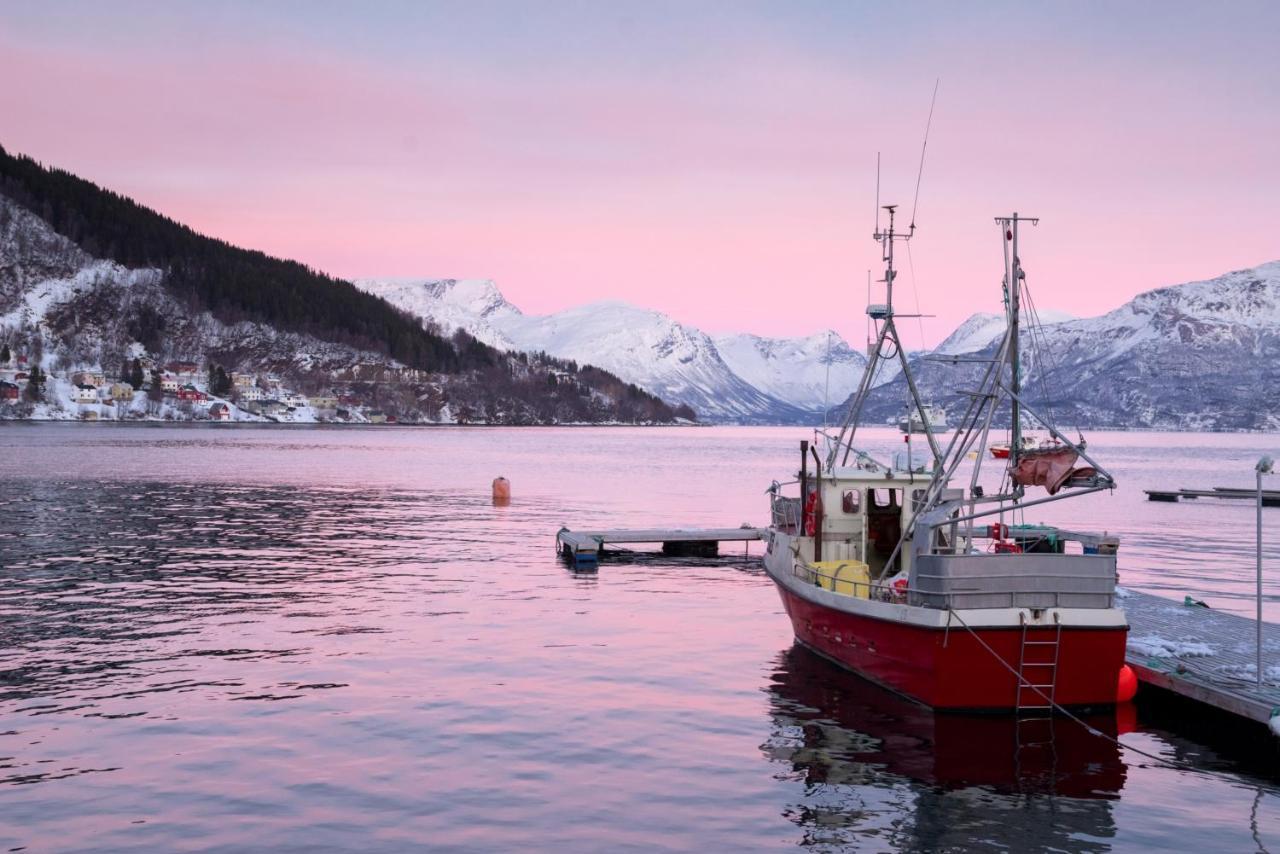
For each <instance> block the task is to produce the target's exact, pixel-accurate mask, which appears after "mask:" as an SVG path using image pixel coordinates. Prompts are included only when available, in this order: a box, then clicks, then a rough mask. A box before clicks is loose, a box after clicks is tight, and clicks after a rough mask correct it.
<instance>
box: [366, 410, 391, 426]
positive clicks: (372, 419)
mask: <svg viewBox="0 0 1280 854" xmlns="http://www.w3.org/2000/svg"><path fill="white" fill-rule="evenodd" d="M365 417H366V418H368V419H369V423H370V424H386V423H387V413H385V412H383V411H382V410H381V409H370V410H369V411H368V412H367V413H366V414H365Z"/></svg>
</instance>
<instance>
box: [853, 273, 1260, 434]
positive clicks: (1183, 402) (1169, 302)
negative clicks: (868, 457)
mask: <svg viewBox="0 0 1280 854" xmlns="http://www.w3.org/2000/svg"><path fill="white" fill-rule="evenodd" d="M1042 319H1044V320H1047V319H1048V318H1047V317H1046V318H1042ZM966 324H972V325H971V326H970V328H969V329H968V330H965V329H964V327H963V326H962V327H961V329H960V330H957V333H956V334H954V335H953V336H952V339H955V341H952V343H951V344H950V345H948V344H947V343H945V342H944V344H943V345H942V346H941V347H939V348H938V351H943V350H944V348H947V353H948V355H952V354H954V355H959V354H961V353H963V352H966V351H965V350H964V349H962V348H963V347H966V346H973V344H974V343H975V342H978V341H981V340H982V339H984V338H987V333H988V332H989V331H992V330H993V329H994V332H995V336H993V337H992V338H990V339H988V340H987V341H986V343H985V344H981V345H978V346H977V347H976V348H975V349H973V350H969V351H968V352H977V353H990V352H992V351H993V350H994V348H995V346H996V337H998V336H999V335H1000V333H1001V332H1002V331H1003V325H1004V324H1003V323H1002V322H1000V321H999V318H996V319H995V323H992V322H991V321H990V320H989V319H988V320H983V319H982V317H981V316H977V317H976V318H970V320H969V321H967V322H966ZM1043 331H1044V334H1043V336H1037V337H1036V338H1035V339H1032V337H1031V336H1030V335H1027V334H1024V336H1023V349H1024V351H1025V352H1026V353H1027V357H1028V358H1027V362H1026V369H1027V374H1026V377H1025V379H1024V386H1025V388H1026V389H1027V392H1028V395H1029V396H1030V397H1031V401H1030V402H1032V404H1033V405H1035V404H1039V406H1040V408H1051V409H1052V410H1053V413H1054V415H1055V417H1056V419H1057V420H1059V421H1060V422H1062V423H1065V424H1070V425H1074V424H1077V423H1078V424H1081V425H1095V426H1117V427H1149V428H1161V429H1173V430H1187V429H1210V430H1212V429H1225V430H1242V429H1255V430H1276V429H1280V394H1278V393H1277V391H1276V390H1277V389H1280V261H1273V262H1270V263H1267V264H1262V265H1260V266H1258V267H1254V268H1251V269H1247V270H1238V271H1236V272H1233V273H1227V274H1226V275H1223V276H1219V277H1218V278H1216V279H1210V280H1207V281H1201V282H1190V283H1187V284H1182V285H1173V286H1170V287H1165V288H1160V289H1158V290H1154V291H1148V292H1146V293H1143V294H1139V295H1138V296H1136V297H1134V298H1133V299H1132V300H1131V301H1129V302H1128V303H1126V304H1125V305H1123V306H1121V307H1120V308H1117V309H1116V310H1115V311H1112V312H1109V313H1108V314H1104V315H1102V316H1101V317H1093V318H1082V319H1076V320H1066V321H1062V322H1057V323H1046V325H1045V326H1044V329H1043ZM962 332H963V333H964V334H961V333H962ZM966 339H967V341H968V342H969V343H967V344H964V343H960V342H962V341H965V340H966ZM948 340H949V341H951V339H948ZM935 352H937V351H935ZM979 370H981V367H980V366H977V365H974V364H972V363H970V364H964V363H961V364H957V365H951V364H949V363H937V362H933V363H928V362H925V363H922V364H921V368H920V374H921V376H920V385H921V388H922V391H923V393H924V394H925V395H926V396H928V397H930V398H932V399H933V400H935V401H936V402H938V403H942V404H944V405H947V406H949V407H950V408H954V409H956V410H957V411H958V410H959V409H960V407H961V406H962V405H963V398H962V397H961V396H960V395H959V394H958V393H957V392H956V391H955V390H956V389H966V388H973V387H974V384H975V383H976V377H975V376H974V374H975V373H976V372H977V371H979ZM903 394H904V390H903V388H902V382H901V381H900V380H899V381H896V382H894V383H890V384H887V385H884V386H881V387H880V388H879V389H877V392H876V394H875V396H874V407H873V409H872V411H871V413H869V414H870V415H871V416H872V417H873V418H874V417H878V415H879V414H880V410H883V412H884V414H885V415H886V416H887V415H888V414H892V413H893V412H895V411H897V410H900V409H901V401H902V399H903Z"/></svg>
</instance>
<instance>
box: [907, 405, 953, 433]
mask: <svg viewBox="0 0 1280 854" xmlns="http://www.w3.org/2000/svg"><path fill="white" fill-rule="evenodd" d="M898 429H899V430H901V431H902V432H903V433H945V432H947V430H948V429H950V428H948V427H947V411H946V410H945V409H943V408H942V407H941V406H938V405H936V404H932V403H930V404H926V405H925V406H924V408H923V409H922V410H921V411H920V412H908V413H907V414H906V415H905V416H904V417H903V418H901V419H900V420H899V421H898Z"/></svg>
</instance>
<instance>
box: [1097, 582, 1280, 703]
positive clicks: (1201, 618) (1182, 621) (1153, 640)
mask: <svg viewBox="0 0 1280 854" xmlns="http://www.w3.org/2000/svg"><path fill="white" fill-rule="evenodd" d="M1120 605H1121V606H1122V607H1123V608H1124V611H1125V614H1126V615H1127V616H1128V618H1129V648H1128V651H1127V653H1126V656H1125V659H1126V661H1127V662H1128V664H1129V666H1130V667H1132V668H1133V671H1134V673H1135V674H1136V675H1137V677H1138V679H1139V681H1141V682H1145V683H1149V684H1151V685H1157V686H1159V687H1161V688H1165V689H1167V690H1169V691H1172V692H1174V693H1175V694H1181V695H1182V696H1184V697H1188V698H1190V699H1192V700H1198V701H1199V702H1202V703H1207V704H1208V705H1211V706H1215V707H1217V708H1219V709H1222V710H1224V711H1227V712H1231V713H1233V714H1236V715H1241V716H1242V717H1246V718H1250V719H1252V720H1255V721H1259V722H1261V723H1268V722H1269V721H1270V720H1271V718H1272V717H1273V716H1274V715H1275V714H1276V713H1278V712H1280V626H1277V625H1275V624H1273V623H1263V626H1262V635H1263V654H1262V656H1263V657H1262V668H1263V673H1262V678H1263V682H1262V686H1261V687H1259V686H1258V685H1257V681H1256V679H1257V670H1256V661H1257V641H1256V638H1257V634H1256V633H1257V623H1255V622H1254V621H1253V620H1251V619H1249V618H1248V617H1241V616H1238V615H1236V614H1228V613H1225V612H1223V611H1217V610H1214V609H1212V608H1205V607H1202V606H1198V605H1184V604H1183V603H1182V602H1178V601H1176V600H1173V599H1165V598H1163V597H1161V596H1153V595H1151V594H1149V593H1138V592H1136V591H1132V590H1129V591H1126V592H1125V595H1124V596H1123V598H1121V599H1120ZM1268 676H1270V678H1268Z"/></svg>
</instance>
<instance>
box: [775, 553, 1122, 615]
mask: <svg viewBox="0 0 1280 854" xmlns="http://www.w3.org/2000/svg"><path fill="white" fill-rule="evenodd" d="M1068 557H1070V556H1068ZM795 575H796V577H797V578H800V579H801V580H803V581H806V582H808V583H810V584H813V585H814V586H815V587H820V588H822V589H823V590H826V591H828V592H831V593H835V594H836V595H840V596H848V597H850V598H855V599H869V600H872V601H877V602H892V603H897V604H906V605H915V606H918V607H924V608H934V609H938V610H943V611H950V610H972V609H988V608H1037V609H1039V608H1113V607H1115V601H1116V594H1115V585H1114V582H1112V583H1110V584H1106V583H1102V584H1101V585H1099V584H1097V583H1095V584H1093V585H1090V586H1092V587H1093V589H1075V590H1072V589H1067V588H1071V587H1077V588H1079V587H1080V583H1079V582H1080V581H1081V578H1080V576H1079V575H1078V574H1075V573H1048V574H1046V573H1041V574H1038V575H1036V576H1034V583H1027V584H1023V583H1020V582H1025V581H1027V580H1028V579H1027V577H1026V576H1025V575H1022V574H1019V573H987V574H985V575H984V576H983V579H982V580H983V581H987V582H989V583H987V584H978V585H973V584H970V585H969V586H968V587H967V588H966V589H962V590H945V589H939V588H938V586H937V584H936V583H932V584H931V583H930V582H937V581H938V580H940V578H941V577H940V576H925V577H924V579H923V580H924V581H925V584H924V585H922V586H918V587H913V586H911V585H910V584H908V583H907V582H906V579H899V580H898V581H896V582H886V581H885V580H883V579H880V580H870V581H862V580H858V579H850V578H844V577H841V576H840V575H838V574H837V573H834V572H829V571H827V570H825V569H823V568H821V567H817V566H814V565H812V564H809V563H803V562H798V563H796V564H795ZM1089 580H1091V581H1094V582H1099V581H1102V579H1101V577H1100V576H1099V577H1096V578H1093V579H1089ZM969 581H973V579H969ZM991 582H994V584H995V585H998V586H1000V587H1003V588H1004V589H994V587H993V584H992V583H991ZM1008 582H1013V583H1008Z"/></svg>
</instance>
